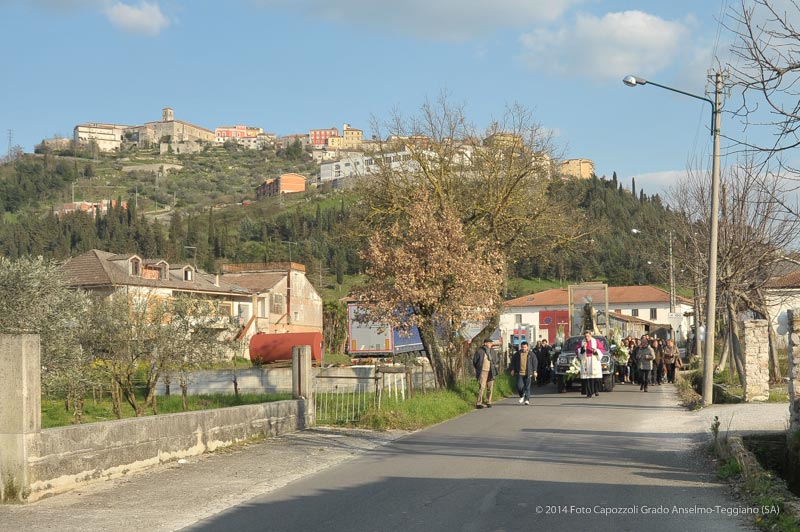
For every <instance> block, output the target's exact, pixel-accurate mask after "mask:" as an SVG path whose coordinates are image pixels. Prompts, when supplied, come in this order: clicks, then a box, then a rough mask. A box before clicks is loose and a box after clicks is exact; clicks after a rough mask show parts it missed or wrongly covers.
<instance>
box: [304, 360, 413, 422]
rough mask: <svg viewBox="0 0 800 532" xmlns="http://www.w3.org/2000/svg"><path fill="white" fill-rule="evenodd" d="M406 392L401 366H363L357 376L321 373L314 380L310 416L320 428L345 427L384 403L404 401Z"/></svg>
mask: <svg viewBox="0 0 800 532" xmlns="http://www.w3.org/2000/svg"><path fill="white" fill-rule="evenodd" d="M410 393H411V390H410V388H409V370H408V368H405V367H392V366H388V367H387V366H377V367H375V368H374V369H373V368H372V367H364V368H363V374H361V375H358V374H355V375H337V374H335V373H334V374H325V373H322V372H321V373H320V374H318V375H317V376H316V378H315V380H314V413H315V415H316V420H317V423H318V424H320V425H346V424H350V423H353V422H356V421H358V420H360V419H361V417H362V416H363V415H364V414H365V413H366V412H368V411H370V410H374V409H377V410H380V409H381V407H382V406H385V405H386V403H387V401H391V402H397V401H404V400H405V399H406V397H408V396H409V394H410Z"/></svg>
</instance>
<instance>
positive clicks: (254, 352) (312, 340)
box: [250, 332, 323, 364]
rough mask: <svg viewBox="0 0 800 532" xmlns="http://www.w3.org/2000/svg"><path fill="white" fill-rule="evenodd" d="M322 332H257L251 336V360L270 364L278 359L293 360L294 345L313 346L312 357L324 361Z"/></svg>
mask: <svg viewBox="0 0 800 532" xmlns="http://www.w3.org/2000/svg"><path fill="white" fill-rule="evenodd" d="M322 344H323V341H322V333H320V332H296V333H275V334H268V333H257V334H254V335H253V337H252V338H250V360H252V361H253V362H257V363H261V364H269V363H270V362H276V361H278V360H291V359H292V347H294V346H300V345H310V346H311V359H312V360H316V361H317V362H322Z"/></svg>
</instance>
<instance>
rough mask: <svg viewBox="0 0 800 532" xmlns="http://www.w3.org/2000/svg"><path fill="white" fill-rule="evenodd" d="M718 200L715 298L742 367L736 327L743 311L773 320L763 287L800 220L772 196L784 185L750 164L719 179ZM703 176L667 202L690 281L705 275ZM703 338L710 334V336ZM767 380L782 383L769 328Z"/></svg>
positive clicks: (707, 205) (706, 209) (683, 186)
mask: <svg viewBox="0 0 800 532" xmlns="http://www.w3.org/2000/svg"><path fill="white" fill-rule="evenodd" d="M722 182H723V185H722V189H723V192H722V195H721V199H720V203H721V209H720V222H719V246H718V247H719V249H718V269H717V286H718V297H719V300H720V301H721V302H723V303H724V304H722V305H721V306H720V308H724V309H726V315H727V324H728V328H729V330H728V333H729V334H730V335H731V340H732V345H733V347H734V349H733V355H734V356H736V357H737V359H738V360H737V365H739V366H740V365H741V362H742V359H741V352H740V350H739V349H738V346H739V345H740V342H739V338H740V334H739V331H738V330H737V328H736V324H735V322H736V321H738V319H739V316H740V314H741V312H744V311H750V312H753V313H756V314H757V315H760V316H763V317H764V318H766V319H770V320H771V318H772V316H770V313H769V306H768V304H767V300H766V298H765V295H764V286H765V284H766V283H767V282H768V281H769V279H770V274H771V272H772V271H773V267H774V266H775V265H776V264H777V263H779V262H781V261H782V260H784V258H785V255H786V250H787V249H789V248H790V246H791V245H792V244H793V242H794V241H795V240H796V239H797V237H798V235H800V220H799V219H798V218H797V217H796V216H794V215H793V214H792V213H789V212H787V211H786V210H785V209H783V208H782V206H781V205H780V204H778V203H777V202H775V201H774V200H773V198H774V197H776V196H780V195H782V194H784V187H785V186H786V182H785V180H783V179H782V178H781V176H780V175H776V174H773V173H771V172H768V171H766V172H765V171H764V167H763V166H761V165H755V164H754V163H752V161H746V162H745V164H741V165H738V166H734V167H730V168H728V169H727V171H726V172H725V174H724V175H723V177H722ZM708 191H709V186H708V179H707V176H701V175H698V174H689V175H688V176H687V177H686V178H685V179H684V180H683V181H682V182H681V183H680V184H679V186H678V187H677V188H676V189H675V191H674V192H673V193H672V198H671V203H672V204H674V205H680V206H681V209H680V211H678V213H677V215H676V221H675V223H676V227H677V229H678V235H679V238H681V239H682V240H683V245H680V246H676V248H675V249H676V256H677V257H679V260H680V261H681V262H682V263H683V264H684V265H685V267H686V268H688V269H690V270H692V272H693V273H692V275H693V277H694V278H702V277H703V276H704V275H706V274H707V272H706V270H705V266H706V264H708V256H707V253H708V251H707V247H706V245H705V243H706V242H707V241H708V219H709V209H710V198H709V197H708V195H709V192H708ZM707 334H714V331H708V333H707ZM770 348H771V349H770V353H771V354H770V378H771V380H773V381H777V380H779V379H780V369H779V364H778V359H777V349H776V339H775V338H774V332H773V331H772V328H770Z"/></svg>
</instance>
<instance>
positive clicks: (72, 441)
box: [0, 335, 315, 502]
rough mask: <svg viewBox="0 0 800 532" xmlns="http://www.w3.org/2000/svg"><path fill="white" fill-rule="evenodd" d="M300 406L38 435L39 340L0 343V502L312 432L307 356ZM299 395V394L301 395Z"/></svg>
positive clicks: (14, 338) (13, 338) (304, 355)
mask: <svg viewBox="0 0 800 532" xmlns="http://www.w3.org/2000/svg"><path fill="white" fill-rule="evenodd" d="M296 358H297V363H296V364H295V366H296V367H298V368H303V370H304V371H303V374H302V375H301V376H300V378H297V377H296V378H295V381H296V382H297V386H298V391H294V392H293V393H294V396H295V397H300V396H301V395H303V394H305V398H304V399H297V400H289V401H279V402H273V403H263V404H258V405H246V406H239V407H232V408H221V409H215V410H204V411H199V412H185V413H180V414H162V415H159V416H148V417H142V418H134V419H124V420H117V421H107V422H103V423H89V424H86V425H74V426H70V427H59V428H54V429H47V430H42V429H41V374H40V371H41V363H40V355H39V337H38V336H36V335H0V502H11V501H18V502H19V501H23V502H24V501H35V500H37V499H40V498H42V497H45V496H47V495H51V494H55V493H60V492H63V491H67V490H70V489H73V488H75V487H78V486H80V485H82V484H86V483H88V482H93V481H96V480H103V479H109V478H114V477H118V476H122V475H125V474H127V473H129V472H132V471H136V470H139V469H143V468H146V467H149V466H152V465H156V464H160V463H163V462H165V461H169V460H174V459H178V458H182V457H185V456H192V455H197V454H201V453H204V452H206V451H213V450H214V449H217V448H220V447H225V446H227V445H231V444H233V443H236V442H239V441H243V440H248V439H251V438H255V437H263V436H276V435H278V434H282V433H285V432H291V431H295V430H300V429H303V428H306V427H309V426H312V425H314V423H315V419H314V406H313V402H312V400H311V393H310V390H311V386H312V383H311V380H310V371H308V369H309V368H310V367H311V354H310V349H307V348H304V349H302V350H300V351H299V352H298V355H297V357H296ZM299 387H302V389H301V388H299Z"/></svg>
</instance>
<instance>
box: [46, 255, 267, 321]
mask: <svg viewBox="0 0 800 532" xmlns="http://www.w3.org/2000/svg"><path fill="white" fill-rule="evenodd" d="M61 271H62V272H63V274H64V275H65V276H66V278H67V282H68V283H69V285H70V286H72V287H75V288H82V289H84V290H87V291H89V292H94V293H99V294H102V295H109V296H110V295H112V294H115V293H117V292H119V291H123V290H124V291H125V292H127V293H128V294H130V295H132V296H133V297H136V296H141V295H144V294H147V295H152V296H155V297H176V296H178V295H179V294H192V295H195V296H197V297H200V298H202V299H206V300H209V301H211V302H213V303H214V304H215V306H216V307H217V308H218V309H219V311H220V313H221V314H222V315H224V316H228V317H231V318H235V319H239V320H240V321H246V320H249V319H250V317H251V316H252V313H253V312H252V308H253V294H252V292H251V291H250V290H248V289H246V288H242V287H240V286H237V285H233V284H231V283H228V282H224V281H222V280H221V279H220V276H219V275H214V274H209V273H206V272H204V271H202V270H199V269H197V268H196V267H195V266H193V265H191V264H170V263H168V262H167V261H165V260H163V259H148V258H144V257H141V256H139V255H137V254H135V253H127V254H115V253H109V252H107V251H101V250H98V249H93V250H91V251H88V252H86V253H84V254H83V255H79V256H77V257H74V258H71V259H69V260H68V261H67V262H65V263H64V264H63V265H62V266H61Z"/></svg>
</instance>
